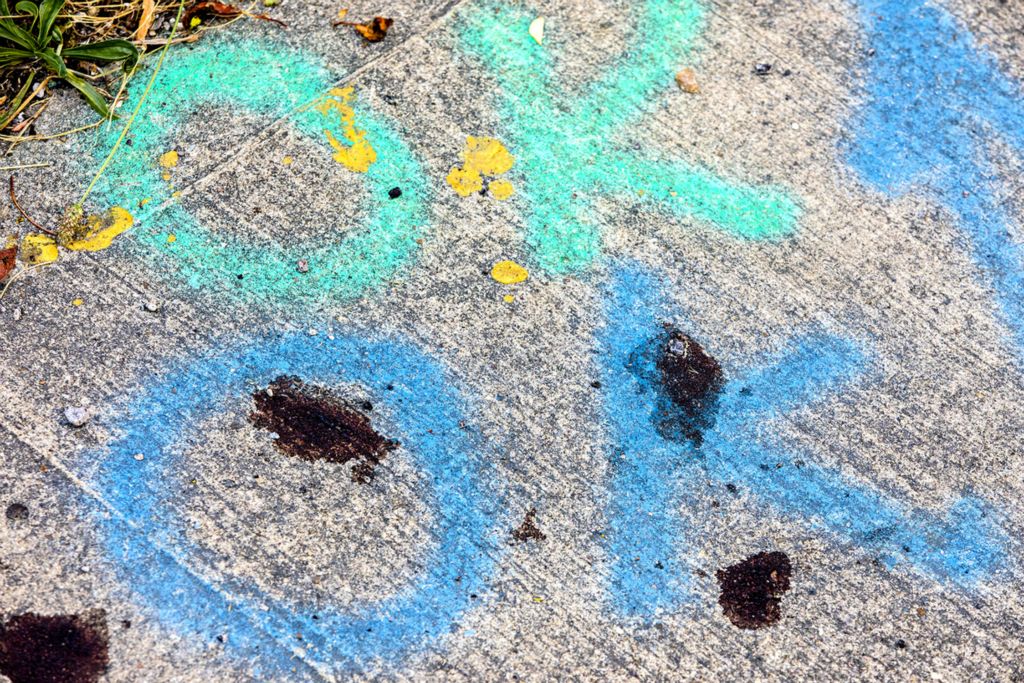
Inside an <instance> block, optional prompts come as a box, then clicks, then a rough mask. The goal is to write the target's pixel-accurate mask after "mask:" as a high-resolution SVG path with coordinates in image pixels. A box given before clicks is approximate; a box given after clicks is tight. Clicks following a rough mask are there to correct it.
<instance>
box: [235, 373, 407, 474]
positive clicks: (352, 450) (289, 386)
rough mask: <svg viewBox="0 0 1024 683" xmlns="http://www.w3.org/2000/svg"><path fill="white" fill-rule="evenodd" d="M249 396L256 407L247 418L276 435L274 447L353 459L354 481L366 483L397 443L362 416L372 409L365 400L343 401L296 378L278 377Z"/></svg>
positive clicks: (310, 456) (306, 455)
mask: <svg viewBox="0 0 1024 683" xmlns="http://www.w3.org/2000/svg"><path fill="white" fill-rule="evenodd" d="M253 400H254V401H255V403H256V410H255V411H253V413H252V414H251V415H250V419H251V420H252V422H253V424H254V425H256V426H257V427H261V428H263V429H266V430H268V431H271V432H275V433H276V434H277V436H278V438H277V439H275V440H274V446H275V447H276V448H277V450H279V451H281V452H282V453H284V454H285V455H288V456H291V457H296V458H300V459H302V460H307V461H310V462H312V461H315V460H325V461H327V462H331V463H338V464H343V463H347V462H349V461H350V460H356V461H358V462H356V464H355V465H354V466H353V467H352V481H354V482H357V483H360V484H366V483H369V482H370V480H372V479H373V477H374V474H375V470H376V467H377V465H378V464H380V462H381V461H382V460H383V459H384V458H385V457H386V456H387V454H388V453H390V452H391V451H393V450H394V449H396V448H398V446H399V444H398V442H397V441H392V440H391V439H388V438H386V437H385V436H383V435H381V434H380V433H378V432H377V431H376V430H374V428H373V426H372V425H371V423H370V418H369V416H367V415H366V413H367V412H370V411H371V410H373V406H372V405H371V404H370V403H369V402H368V401H366V402H363V403H361V404H356V403H353V402H350V401H347V400H345V399H343V398H340V397H338V396H335V395H334V394H332V393H331V392H329V391H327V390H326V389H323V388H320V387H313V386H308V385H306V384H305V383H304V382H303V381H302V380H301V379H299V378H298V377H288V376H281V377H278V378H277V379H275V380H274V381H273V382H271V384H270V385H269V386H268V387H267V388H266V389H263V390H261V391H257V392H256V393H255V394H253Z"/></svg>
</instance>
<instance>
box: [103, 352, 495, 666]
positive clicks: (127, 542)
mask: <svg viewBox="0 0 1024 683" xmlns="http://www.w3.org/2000/svg"><path fill="white" fill-rule="evenodd" d="M288 374H291V375H298V376H301V377H302V378H304V379H305V380H307V381H309V382H315V383H320V384H323V385H326V386H331V385H333V384H336V383H338V382H346V383H358V384H360V385H362V386H364V387H365V388H366V389H367V390H368V391H369V392H371V394H372V396H373V397H374V403H376V404H379V405H380V406H382V407H386V409H387V411H389V412H390V413H391V414H392V415H393V416H394V422H395V423H396V426H397V427H396V428H397V432H395V433H389V436H394V437H395V438H397V439H398V440H399V441H400V442H401V443H402V444H403V447H404V449H405V450H406V452H407V453H408V454H409V456H410V457H411V458H412V459H413V461H414V464H415V465H416V466H417V467H419V468H420V469H421V471H422V472H423V477H424V480H425V481H428V482H430V483H431V485H432V487H433V489H432V492H431V493H430V494H429V495H430V496H431V497H432V500H431V504H432V505H433V506H434V510H435V517H436V520H437V521H436V531H435V533H436V546H434V547H433V548H432V549H430V550H428V551H427V556H426V557H425V558H424V560H423V565H424V567H425V569H424V570H423V572H422V574H420V575H419V576H418V577H417V578H416V580H415V581H414V582H413V583H412V584H411V585H409V586H408V587H406V588H404V589H402V590H401V591H399V593H398V594H396V595H394V596H392V597H388V598H386V599H383V600H381V601H379V602H376V603H373V604H366V605H362V606H359V607H357V608H353V609H352V610H350V611H346V610H343V609H338V608H333V607H331V606H330V605H317V606H315V607H313V606H304V605H298V604H286V603H284V602H282V601H277V600H274V599H273V598H271V597H270V596H268V595H267V594H266V593H265V592H264V591H261V590H260V588H259V587H258V586H256V585H255V583H254V582H252V581H251V580H247V579H246V578H244V577H237V576H224V575H222V574H221V573H219V572H218V571H216V570H215V569H214V568H213V567H212V566H210V563H204V562H203V557H204V549H203V548H200V547H195V544H194V542H192V541H190V540H189V537H188V535H187V534H186V530H185V529H184V528H183V526H182V522H181V520H180V519H179V518H178V516H177V514H176V513H175V512H174V510H173V509H172V508H171V506H170V505H169V503H168V501H169V500H171V499H175V498H180V497H186V496H188V495H189V494H188V492H187V491H186V490H184V487H183V486H181V484H183V482H184V480H187V477H188V475H187V472H188V463H187V462H186V461H185V459H184V457H183V456H182V455H181V454H180V453H181V450H183V449H185V448H187V445H188V443H189V442H190V441H191V442H193V443H195V441H193V440H194V439H196V438H197V435H196V434H194V433H192V429H194V428H195V427H192V428H191V429H190V426H192V425H197V424H199V423H200V422H201V421H202V420H204V419H205V418H208V417H210V416H211V415H213V414H215V413H216V412H217V411H221V410H225V409H226V408H227V406H229V405H231V404H232V401H235V402H237V400H238V399H239V397H242V396H247V395H250V394H251V393H252V391H253V388H254V387H255V386H266V385H267V384H268V383H269V382H270V381H272V380H273V379H274V378H276V377H278V376H280V375H288ZM124 415H125V416H126V420H127V422H126V423H125V424H123V425H119V427H120V428H121V429H123V436H121V437H120V438H117V439H116V440H114V441H113V442H112V443H111V444H110V445H109V448H107V449H104V450H101V451H97V452H96V453H95V454H93V455H94V458H95V459H96V460H98V461H99V468H98V472H97V473H96V474H95V475H94V476H93V477H92V481H91V484H92V487H93V488H94V489H95V490H97V491H98V492H99V493H100V494H101V495H102V496H103V497H104V498H105V500H106V501H107V502H108V503H109V505H110V508H111V509H112V510H114V511H115V512H114V514H113V515H103V516H101V518H100V521H99V524H100V528H101V529H102V531H103V532H104V534H105V538H106V543H105V547H106V551H107V553H108V554H109V556H110V557H111V558H112V559H113V561H114V562H115V563H116V566H117V569H118V570H119V573H120V575H121V577H122V578H123V579H124V580H125V582H126V583H127V584H128V585H129V586H130V587H131V589H132V590H133V591H135V592H136V593H137V594H138V596H140V598H141V601H142V602H143V603H144V604H146V605H148V607H149V608H151V609H152V610H153V611H154V612H155V613H156V615H157V616H158V618H159V620H160V622H161V623H163V624H165V625H166V626H167V627H169V628H172V629H174V630H176V631H178V632H179V633H181V634H193V635H195V636H196V637H197V638H199V639H200V641H201V642H210V641H212V640H213V638H214V637H215V636H217V635H218V634H226V643H225V647H226V648H227V650H228V651H229V652H231V653H233V654H235V655H237V656H239V657H240V658H242V659H244V660H246V661H249V662H252V663H253V665H254V666H255V667H256V668H257V669H258V670H260V671H262V672H263V674H264V675H272V674H274V673H275V672H277V673H280V672H283V671H288V670H290V669H292V668H293V667H295V666H296V665H297V664H300V665H301V664H305V665H309V666H312V667H313V668H315V669H317V670H320V671H324V670H334V669H336V668H340V669H343V670H347V671H351V668H352V666H353V665H354V664H356V663H358V662H370V661H374V660H378V659H380V660H394V659H396V658H399V657H401V656H403V655H404V654H405V653H407V652H409V651H411V650H413V649H414V648H416V647H418V646H420V645H423V644H426V643H429V642H430V641H433V640H436V639H437V638H439V637H441V636H443V635H444V634H446V633H448V632H449V631H450V630H451V629H452V627H453V624H454V623H455V622H456V621H457V620H458V619H459V617H460V615H462V613H463V612H464V611H465V610H467V609H468V607H469V605H470V602H471V598H470V595H471V594H472V593H475V592H482V588H483V585H482V582H483V580H484V576H485V574H487V572H488V571H489V570H490V568H491V566H492V560H491V557H492V556H494V555H495V554H496V553H495V549H494V548H493V547H491V545H493V541H492V540H489V536H488V535H489V534H490V533H491V532H492V531H493V529H494V527H495V524H496V521H495V515H496V514H497V511H496V508H497V506H498V505H499V502H498V501H497V500H496V497H495V496H493V495H491V494H489V493H488V492H487V491H486V490H485V488H483V487H482V484H481V478H480V477H481V474H482V471H483V470H484V469H486V460H485V459H486V457H487V451H486V448H483V447H482V446H481V444H479V443H477V440H476V439H475V438H474V437H472V436H471V432H470V431H468V430H467V429H464V428H462V427H461V426H460V423H462V424H464V420H465V415H466V413H465V408H464V401H463V400H462V398H461V396H460V393H459V392H458V391H457V390H455V389H454V388H453V387H452V385H451V384H450V382H449V381H448V380H447V379H446V377H445V375H444V373H443V372H442V369H441V368H440V367H439V366H438V364H437V363H436V362H435V361H433V360H431V359H430V358H428V357H426V356H425V355H423V353H421V352H420V351H418V350H416V349H415V348H413V347H411V346H409V345H407V344H404V343H398V342H392V341H369V340H365V339H362V338H360V337H352V336H345V337H338V338H336V339H335V340H333V341H332V340H329V339H327V338H325V337H323V336H318V337H310V336H308V335H289V336H284V337H281V338H265V339H258V340H255V341H253V342H252V343H248V344H245V345H242V346H239V347H237V348H230V349H227V350H225V351H224V352H222V353H220V354H218V355H215V356H211V357H204V358H199V359H195V360H193V361H191V362H190V363H188V364H185V365H182V366H180V367H178V368H174V369H173V370H172V371H170V372H167V373H166V374H165V375H164V378H163V379H162V380H160V381H158V382H155V383H153V384H151V385H149V386H148V387H147V388H146V389H145V390H144V391H143V392H142V393H140V394H139V395H137V396H135V397H134V398H133V399H132V400H131V402H130V404H129V405H128V406H127V407H126V409H125V411H124ZM138 453H141V454H143V455H144V459H143V460H136V459H135V457H134V456H135V455H136V454H138ZM339 476H346V477H347V473H346V474H345V475H339ZM197 504H201V501H200V502H199V503H197ZM489 544H491V545H489ZM313 615H315V616H313ZM296 634H301V640H299V639H298V638H297V637H296Z"/></svg>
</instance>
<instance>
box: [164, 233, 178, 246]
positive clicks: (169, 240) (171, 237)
mask: <svg viewBox="0 0 1024 683" xmlns="http://www.w3.org/2000/svg"><path fill="white" fill-rule="evenodd" d="M177 241H178V236H177V235H175V234H174V233H173V232H172V233H171V234H170V235H168V236H167V244H174V243H175V242H177Z"/></svg>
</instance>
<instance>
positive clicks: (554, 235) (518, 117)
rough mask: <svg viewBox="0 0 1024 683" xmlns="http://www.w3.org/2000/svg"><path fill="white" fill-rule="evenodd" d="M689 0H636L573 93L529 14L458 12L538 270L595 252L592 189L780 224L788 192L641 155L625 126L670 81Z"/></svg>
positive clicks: (766, 232) (786, 230)
mask: <svg viewBox="0 0 1024 683" xmlns="http://www.w3.org/2000/svg"><path fill="white" fill-rule="evenodd" d="M704 13H705V11H704V8H703V6H702V5H701V4H700V3H698V2H695V1H694V0H648V1H647V2H646V3H644V8H643V11H642V12H640V19H639V25H638V27H637V29H636V31H635V33H636V35H637V36H638V39H637V40H636V41H635V42H634V43H632V44H631V45H630V46H629V48H628V56H627V57H624V58H623V59H622V60H621V61H620V63H619V64H617V65H614V66H612V67H610V68H609V69H608V70H607V72H606V73H605V75H604V76H602V77H600V78H598V79H597V80H596V81H595V82H593V83H592V84H591V85H590V87H589V88H588V90H587V91H586V92H585V93H582V94H580V93H567V92H564V90H562V89H561V88H560V87H559V84H558V82H557V79H556V78H555V74H554V68H553V59H552V55H551V54H550V51H549V49H547V48H546V47H543V46H541V45H538V44H537V43H536V42H535V41H534V40H533V39H532V38H531V37H530V35H529V33H528V27H529V23H530V20H531V19H532V18H533V17H532V16H529V15H526V14H524V13H523V12H521V11H519V10H516V9H512V8H506V7H495V6H491V5H485V6H484V7H483V8H478V9H475V10H473V11H472V13H470V14H468V15H467V16H466V17H465V19H464V20H463V25H462V27H461V31H460V38H461V42H462V44H463V46H464V47H465V50H466V51H467V52H469V53H470V54H472V55H474V56H475V57H477V58H478V59H480V60H481V61H483V63H484V64H485V65H486V66H487V68H488V69H490V70H491V71H492V72H493V73H494V74H495V76H496V78H497V79H498V83H499V85H500V89H501V95H500V104H501V108H502V116H503V117H504V120H505V125H504V133H505V141H506V142H507V143H508V145H507V146H508V147H509V149H510V151H511V152H512V153H513V154H514V155H515V157H516V166H515V167H514V168H513V169H512V171H511V172H510V176H509V177H510V178H511V179H513V180H514V182H515V184H516V186H517V188H522V189H521V190H520V192H519V195H518V196H519V197H521V201H523V202H525V204H526V205H527V211H528V218H527V220H528V228H527V235H526V240H527V242H528V244H529V245H530V246H531V247H532V248H533V249H534V252H535V259H536V261H537V264H538V265H539V266H540V267H541V268H543V269H545V270H548V271H550V272H554V273H567V272H571V271H577V270H581V269H584V268H586V267H587V266H589V265H590V264H591V263H593V262H594V261H595V260H596V259H597V258H598V257H599V255H600V253H601V234H600V229H599V227H598V224H597V221H596V220H594V219H592V218H591V217H590V214H591V212H592V208H591V202H592V200H593V196H594V194H595V193H603V194H612V195H625V196H629V197H631V198H636V197H637V196H638V192H639V191H643V192H644V194H643V198H642V200H643V201H644V202H645V203H646V204H649V205H652V206H657V207H659V208H661V209H663V210H666V211H668V212H671V213H673V214H675V215H678V216H684V217H686V216H688V217H693V218H697V219H699V220H702V221H707V222H709V223H712V224H714V225H716V226H717V227H719V228H720V229H722V230H725V231H727V232H728V233H730V234H732V235H734V236H736V237H740V238H746V239H773V238H781V237H785V236H787V235H790V234H791V233H792V232H793V231H794V229H795V225H796V221H797V218H798V216H799V213H800V211H799V208H798V206H797V204H796V202H795V201H794V200H793V199H792V198H790V197H789V195H788V194H786V193H785V192H784V191H783V190H781V189H778V188H771V187H764V188H756V187H749V186H743V185H740V184H738V183H735V182H732V181H729V180H725V179H723V178H720V177H718V176H716V175H714V174H713V173H711V172H710V171H708V170H707V169H703V168H700V167H698V166H695V165H690V164H686V163H683V162H679V161H668V160H664V159H657V158H654V157H653V156H652V155H647V156H643V155H642V154H641V153H640V152H639V150H640V149H641V148H643V147H645V146H646V145H645V144H644V141H642V140H640V141H638V140H636V139H634V138H632V137H631V134H630V131H629V130H628V128H627V126H628V125H629V124H631V123H634V122H635V121H636V120H637V119H638V118H640V117H641V116H642V115H643V114H644V113H646V112H648V111H649V110H651V109H652V108H653V107H654V105H656V104H657V102H658V101H659V99H658V96H659V94H661V93H663V92H665V91H666V90H668V89H670V88H671V89H674V88H675V87H676V86H675V84H674V82H673V79H674V75H675V73H676V71H677V70H678V69H679V68H680V67H681V66H683V65H684V64H685V61H686V59H687V57H688V56H689V55H690V54H691V53H692V50H693V44H694V42H695V41H696V39H697V36H698V35H699V33H700V31H701V30H702V28H703V26H704Z"/></svg>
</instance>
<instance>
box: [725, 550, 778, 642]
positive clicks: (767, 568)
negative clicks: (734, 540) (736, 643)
mask: <svg viewBox="0 0 1024 683" xmlns="http://www.w3.org/2000/svg"><path fill="white" fill-rule="evenodd" d="M792 572H793V568H792V565H790V562H789V556H788V555H786V553H783V552H780V551H777V550H776V551H772V552H767V553H758V554H756V555H751V556H750V557H748V558H747V559H745V560H743V561H742V562H738V563H736V564H734V565H732V566H729V567H726V568H725V569H719V570H718V571H717V572H716V573H715V576H716V577H717V578H718V585H719V587H720V588H721V590H722V593H721V595H720V596H719V598H718V604H719V605H721V606H722V611H723V612H725V616H726V617H728V618H729V621H731V622H732V623H733V625H734V626H736V627H738V628H743V629H759V628H764V627H766V626H771V625H772V624H774V623H775V622H777V621H778V620H779V619H780V618H781V617H782V609H781V607H780V598H781V597H782V595H783V594H784V593H785V592H786V591H788V590H789V579H790V576H791V575H792Z"/></svg>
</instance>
